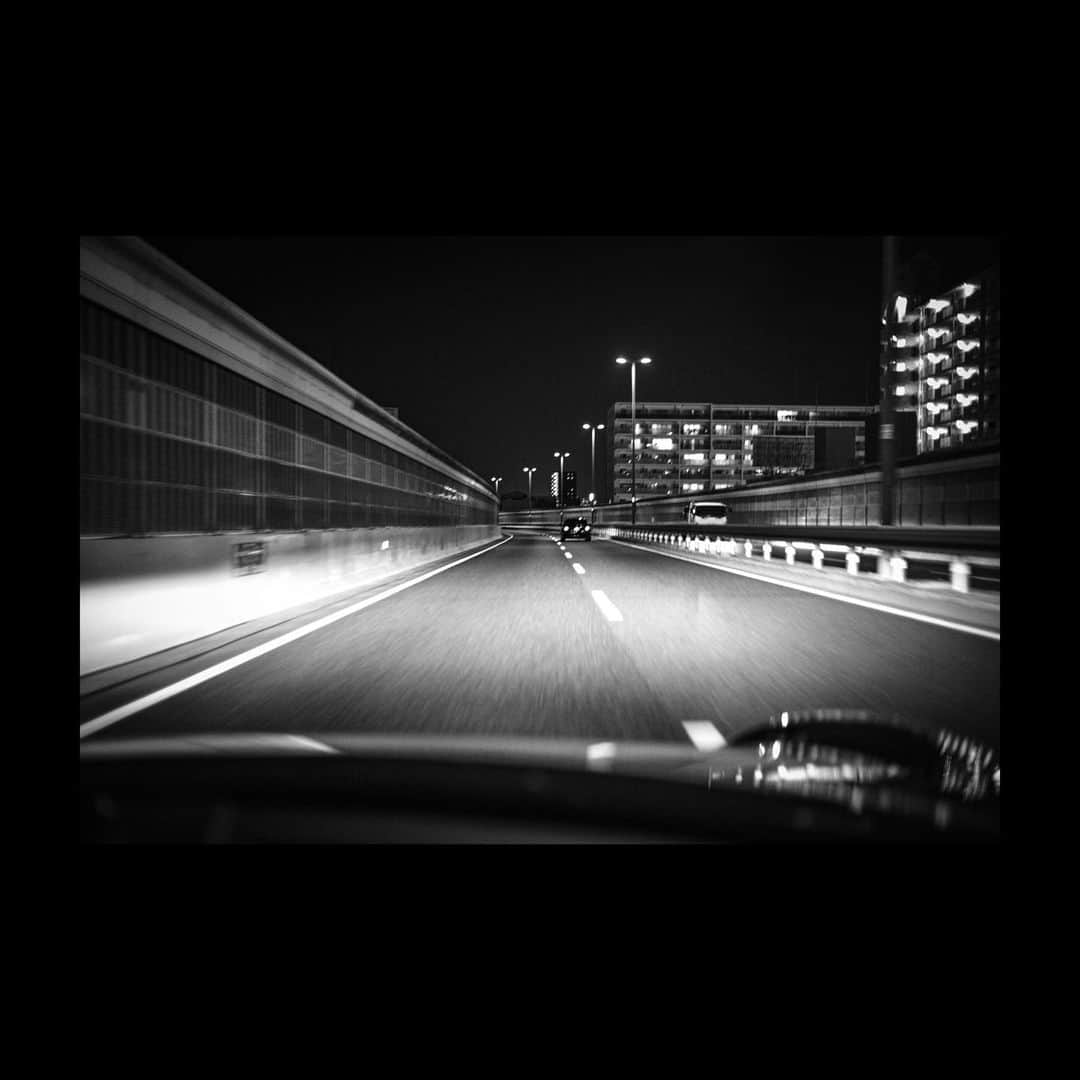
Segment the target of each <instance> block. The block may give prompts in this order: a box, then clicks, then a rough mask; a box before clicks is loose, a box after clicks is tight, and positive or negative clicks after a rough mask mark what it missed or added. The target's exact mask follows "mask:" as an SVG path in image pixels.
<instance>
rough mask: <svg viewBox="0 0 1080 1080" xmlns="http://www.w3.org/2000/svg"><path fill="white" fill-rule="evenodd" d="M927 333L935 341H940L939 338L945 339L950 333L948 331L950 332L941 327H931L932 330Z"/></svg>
mask: <svg viewBox="0 0 1080 1080" xmlns="http://www.w3.org/2000/svg"><path fill="white" fill-rule="evenodd" d="M926 332H927V333H928V334H929V335H930V336H931V337H932V338H933V339H934V340H935V341H937V339H938V338H939V337H944V336H945V335H946V334H947V333H948V332H949V331H948V330H944V329H942V327H940V326H931V327H930V329H929V330H927V331H926Z"/></svg>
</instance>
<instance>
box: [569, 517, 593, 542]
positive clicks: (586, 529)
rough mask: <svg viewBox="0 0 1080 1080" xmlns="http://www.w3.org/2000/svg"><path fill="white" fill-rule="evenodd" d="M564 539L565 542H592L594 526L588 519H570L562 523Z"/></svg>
mask: <svg viewBox="0 0 1080 1080" xmlns="http://www.w3.org/2000/svg"><path fill="white" fill-rule="evenodd" d="M562 538H563V539H564V540H591V539H592V525H591V524H589V519H588V518H583V517H568V518H565V519H564V520H563V523H562Z"/></svg>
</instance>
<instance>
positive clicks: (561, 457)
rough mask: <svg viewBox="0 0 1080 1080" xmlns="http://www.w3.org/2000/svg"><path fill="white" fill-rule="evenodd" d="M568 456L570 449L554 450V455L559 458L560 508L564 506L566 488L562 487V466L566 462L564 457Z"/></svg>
mask: <svg viewBox="0 0 1080 1080" xmlns="http://www.w3.org/2000/svg"><path fill="white" fill-rule="evenodd" d="M569 456H570V451H569V450H567V451H566V453H564V454H561V453H559V451H558V450H556V451H555V457H557V458H558V459H559V499H558V502H559V507H560V509H561V508H562V507H564V506H566V489H565V488H564V487H563V466H564V465H565V464H566V459H567V458H568V457H569Z"/></svg>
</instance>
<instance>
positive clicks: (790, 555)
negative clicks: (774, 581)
mask: <svg viewBox="0 0 1080 1080" xmlns="http://www.w3.org/2000/svg"><path fill="white" fill-rule="evenodd" d="M784 556H785V558H786V559H787V564H788V566H794V565H795V548H794V547H792V545H791V544H788V545H787V548H786V549H785V552H784Z"/></svg>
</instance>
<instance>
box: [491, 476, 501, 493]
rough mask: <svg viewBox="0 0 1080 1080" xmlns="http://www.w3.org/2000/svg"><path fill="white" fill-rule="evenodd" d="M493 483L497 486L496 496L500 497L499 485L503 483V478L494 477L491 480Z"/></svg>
mask: <svg viewBox="0 0 1080 1080" xmlns="http://www.w3.org/2000/svg"><path fill="white" fill-rule="evenodd" d="M491 482H492V483H493V484H494V485H495V494H496V495H498V494H499V485H500V484H501V483H502V477H501V476H493V477H492V478H491Z"/></svg>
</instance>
